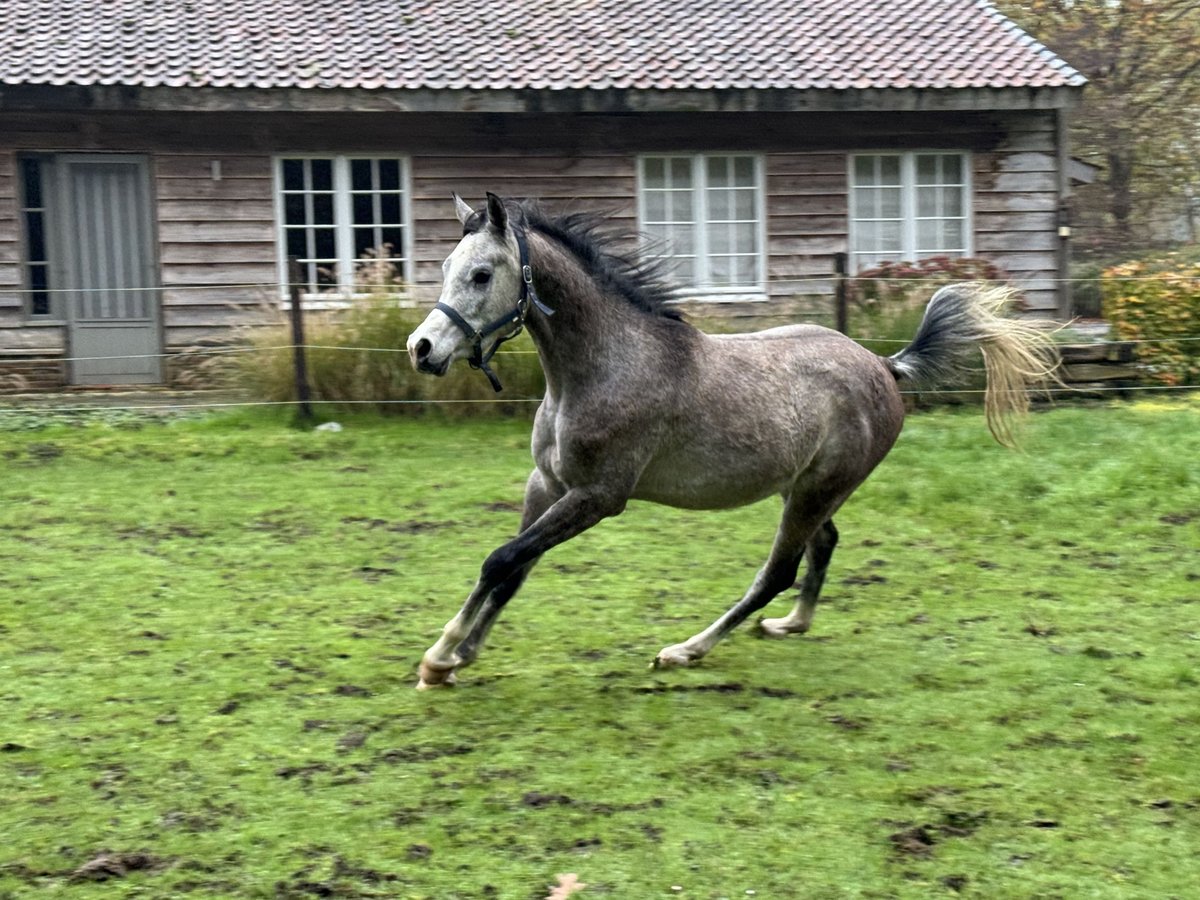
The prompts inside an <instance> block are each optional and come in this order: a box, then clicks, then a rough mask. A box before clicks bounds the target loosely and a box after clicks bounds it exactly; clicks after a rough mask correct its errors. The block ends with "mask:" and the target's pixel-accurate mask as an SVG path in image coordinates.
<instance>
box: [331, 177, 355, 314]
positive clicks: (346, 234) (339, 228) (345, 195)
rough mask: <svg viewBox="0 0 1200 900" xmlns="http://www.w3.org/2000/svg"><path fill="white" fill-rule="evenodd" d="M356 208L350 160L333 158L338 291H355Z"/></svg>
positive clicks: (334, 227)
mask: <svg viewBox="0 0 1200 900" xmlns="http://www.w3.org/2000/svg"><path fill="white" fill-rule="evenodd" d="M353 217H354V206H353V202H352V199H351V196H350V160H349V159H348V158H347V157H345V156H335V157H334V158H333V234H334V247H335V248H336V250H337V272H338V290H339V291H340V292H341V293H343V294H350V293H353V291H354V229H353V228H352V226H351V224H350V223H351V221H352V220H353Z"/></svg>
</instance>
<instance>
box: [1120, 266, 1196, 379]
mask: <svg viewBox="0 0 1200 900" xmlns="http://www.w3.org/2000/svg"><path fill="white" fill-rule="evenodd" d="M1103 295H1104V315H1105V318H1107V319H1108V320H1109V321H1110V322H1111V323H1112V325H1113V330H1114V332H1115V333H1116V336H1117V337H1118V338H1120V339H1121V340H1124V341H1138V342H1140V343H1139V344H1138V347H1137V358H1138V362H1139V364H1140V365H1141V367H1142V368H1143V369H1144V370H1145V372H1146V375H1147V377H1148V378H1149V379H1150V380H1151V381H1155V382H1157V383H1159V384H1164V385H1169V386H1176V385H1196V384H1200V261H1198V260H1195V259H1191V260H1189V259H1187V258H1185V257H1183V256H1181V255H1180V254H1177V253H1168V254H1166V255H1163V256H1159V257H1154V258H1148V259H1141V260H1135V261H1133V262H1127V263H1122V264H1120V265H1116V266H1112V267H1110V268H1108V269H1106V270H1105V271H1104V274H1103Z"/></svg>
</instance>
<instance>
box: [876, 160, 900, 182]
mask: <svg viewBox="0 0 1200 900" xmlns="http://www.w3.org/2000/svg"><path fill="white" fill-rule="evenodd" d="M879 183H880V184H887V185H898V184H899V183H900V157H899V156H881V157H879Z"/></svg>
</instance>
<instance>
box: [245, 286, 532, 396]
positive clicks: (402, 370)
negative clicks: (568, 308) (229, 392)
mask: <svg viewBox="0 0 1200 900" xmlns="http://www.w3.org/2000/svg"><path fill="white" fill-rule="evenodd" d="M427 314H428V310H427V309H423V308H421V309H418V308H413V307H408V306H401V305H399V304H398V303H397V302H396V300H395V298H394V297H388V296H379V295H373V296H369V297H362V298H356V299H355V300H354V301H353V303H352V304H351V305H350V307H349V308H347V309H343V310H335V311H325V312H321V313H309V314H307V315H306V317H305V337H304V341H305V345H306V352H305V356H306V359H307V363H308V381H309V385H310V386H311V389H312V397H313V399H314V400H315V401H324V402H330V403H335V404H336V403H342V404H355V405H358V406H367V407H372V406H373V407H374V408H376V409H378V410H379V411H380V412H385V413H389V414H401V415H416V414H421V413H423V412H426V411H428V409H429V408H430V407H432V406H438V407H441V408H443V409H445V410H446V411H447V412H450V413H453V414H456V415H464V416H469V415H487V414H502V415H531V414H532V413H533V410H534V409H535V408H536V404H534V403H528V402H521V401H523V400H527V399H528V398H538V397H541V396H542V393H543V391H544V390H545V381H544V379H543V377H542V371H541V365H540V364H539V362H538V357H537V353H536V351H535V350H534V348H533V344H532V342H531V341H530V340H529V337H528V335H525V334H523V335H521V336H520V337H519V338H517V339H516V340H513V341H510V342H508V343H506V344H505V345H504V347H503V348H502V349H501V350H500V351H499V353H498V354H497V355H496V356H495V358H494V359H493V360H492V368H493V369H494V370H495V371H496V374H497V375H498V376H499V378H500V381H501V382H502V384H503V385H504V391H503V392H502V393H500V394H496V393H494V392H493V391H492V388H491V385H490V384H489V383H488V380H487V378H486V377H485V376H484V375H483V374H482V373H481V372H477V371H475V370H474V369H471V368H470V367H468V366H467V365H466V364H465V363H457V364H455V365H454V366H453V367H452V368H451V369H450V371H449V372H448V373H447V374H446V376H445V377H442V378H435V377H433V376H431V375H423V374H421V373H418V372H415V371H414V370H413V368H412V365H411V364H410V362H409V359H408V353H407V352H406V351H405V343H406V341H407V339H408V335H409V334H411V333H412V331H413V329H415V328H416V327H417V325H419V324H420V323H421V321H422V320H423V319H424V318H425V316H426V315H427ZM247 339H248V343H249V344H250V346H251V347H252V348H257V350H258V352H251V353H245V354H240V355H238V357H237V359H236V360H235V362H234V369H233V373H232V377H233V381H234V383H235V384H236V385H237V386H238V387H239V388H241V389H242V390H244V391H246V392H247V393H248V394H250V395H251V396H252V397H254V398H255V399H260V400H268V401H276V402H286V401H292V400H295V399H296V387H295V374H294V372H295V370H294V366H293V352H292V347H291V343H292V338H291V330H290V327H289V325H288V323H287V322H286V321H285V320H284V319H283V317H280V321H279V322H278V324H276V325H272V326H268V327H259V328H255V329H254V330H253V331H252V332H250V333H249V334H248V336H247ZM463 401H473V402H463ZM484 401H486V402H484Z"/></svg>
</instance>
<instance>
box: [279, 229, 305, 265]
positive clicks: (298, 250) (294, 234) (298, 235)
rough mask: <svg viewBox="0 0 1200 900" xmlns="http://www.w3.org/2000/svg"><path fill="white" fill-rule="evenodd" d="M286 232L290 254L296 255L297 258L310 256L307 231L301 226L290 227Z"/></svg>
mask: <svg viewBox="0 0 1200 900" xmlns="http://www.w3.org/2000/svg"><path fill="white" fill-rule="evenodd" d="M284 233H285V234H286V235H287V252H288V256H294V257H296V258H297V259H303V258H305V257H307V256H308V241H307V240H306V239H305V232H304V230H303V229H300V228H288V229H285V231H284Z"/></svg>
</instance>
